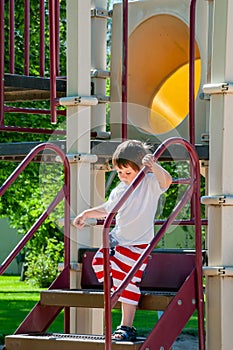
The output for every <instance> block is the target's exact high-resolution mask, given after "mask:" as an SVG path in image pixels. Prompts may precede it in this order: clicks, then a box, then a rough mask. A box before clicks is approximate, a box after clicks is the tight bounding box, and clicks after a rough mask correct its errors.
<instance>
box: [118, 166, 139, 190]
mask: <svg viewBox="0 0 233 350" xmlns="http://www.w3.org/2000/svg"><path fill="white" fill-rule="evenodd" d="M115 169H116V171H117V174H118V177H119V179H120V180H121V181H123V182H124V183H125V184H126V185H130V184H131V182H132V181H133V180H134V179H135V177H136V176H137V174H138V170H134V169H133V168H131V166H130V165H127V166H125V167H122V168H118V166H115Z"/></svg>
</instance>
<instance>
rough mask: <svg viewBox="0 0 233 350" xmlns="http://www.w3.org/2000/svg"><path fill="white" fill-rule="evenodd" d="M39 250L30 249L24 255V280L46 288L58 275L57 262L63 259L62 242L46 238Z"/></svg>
mask: <svg viewBox="0 0 233 350" xmlns="http://www.w3.org/2000/svg"><path fill="white" fill-rule="evenodd" d="M46 243H47V244H46V245H45V246H43V247H42V249H41V250H40V251H38V250H37V251H36V250H35V249H32V250H31V251H30V252H29V253H28V254H27V256H26V271H25V276H26V281H27V282H28V283H30V284H32V285H33V286H36V287H40V288H47V287H49V286H50V284H51V283H52V282H53V281H54V280H55V278H56V277H57V275H58V263H59V262H61V261H63V251H64V243H63V242H59V241H58V240H57V239H55V238H50V239H48V238H46Z"/></svg>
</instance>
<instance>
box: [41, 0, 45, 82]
mask: <svg viewBox="0 0 233 350" xmlns="http://www.w3.org/2000/svg"><path fill="white" fill-rule="evenodd" d="M44 72H45V4H44V0H40V76H41V77H43V76H44Z"/></svg>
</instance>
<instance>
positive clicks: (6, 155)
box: [0, 140, 209, 164]
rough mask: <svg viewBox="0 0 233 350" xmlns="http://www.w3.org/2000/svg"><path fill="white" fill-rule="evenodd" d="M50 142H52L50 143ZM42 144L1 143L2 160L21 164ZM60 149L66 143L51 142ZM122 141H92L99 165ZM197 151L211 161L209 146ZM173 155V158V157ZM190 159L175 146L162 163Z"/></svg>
mask: <svg viewBox="0 0 233 350" xmlns="http://www.w3.org/2000/svg"><path fill="white" fill-rule="evenodd" d="M49 142H50V141H49ZM40 143H42V142H12V143H0V160H6V161H14V162H20V161H22V159H24V157H25V156H26V155H27V154H28V153H29V152H30V151H31V150H32V149H33V148H34V147H36V146H37V145H38V144H40ZM51 143H55V144H56V145H57V146H58V147H60V148H61V149H62V150H63V151H64V152H65V153H66V141H62V140H61V141H51ZM119 143H120V141H111V140H108V141H107V140H106V141H103V140H92V141H91V153H92V154H95V155H97V157H98V160H97V164H106V163H108V162H109V161H111V158H112V154H113V152H114V151H115V149H116V147H117V146H118V145H119ZM158 146H159V145H158V144H153V145H152V151H154V150H155V149H156V148H157V147H158ZM196 151H197V154H198V157H199V159H200V160H201V161H206V160H208V159H209V147H208V145H196ZM171 155H172V156H171ZM187 159H189V157H188V154H187V152H186V151H185V149H184V147H181V146H179V145H174V147H172V150H171V152H168V151H166V152H164V154H163V156H162V158H161V159H160V160H161V161H171V160H176V161H177V160H187ZM34 161H47V162H54V161H55V154H54V153H53V152H50V151H46V152H45V153H44V157H42V156H41V155H38V156H37V157H36V158H35V159H34Z"/></svg>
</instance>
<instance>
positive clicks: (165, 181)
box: [142, 154, 172, 189]
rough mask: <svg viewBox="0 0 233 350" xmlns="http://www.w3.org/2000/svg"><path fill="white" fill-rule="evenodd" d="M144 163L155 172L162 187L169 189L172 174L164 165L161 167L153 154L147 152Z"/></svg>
mask: <svg viewBox="0 0 233 350" xmlns="http://www.w3.org/2000/svg"><path fill="white" fill-rule="evenodd" d="M142 164H143V165H144V166H147V167H148V168H150V170H151V171H152V172H153V174H155V176H156V178H157V180H158V182H159V186H160V188H161V189H167V188H168V187H169V186H170V185H171V183H172V177H171V175H170V174H169V173H168V172H167V171H166V170H165V169H164V168H163V167H161V166H160V165H159V164H158V163H156V162H155V161H154V157H153V155H152V154H147V155H146V156H145V157H144V158H143V160H142Z"/></svg>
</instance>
